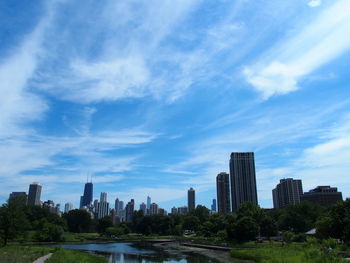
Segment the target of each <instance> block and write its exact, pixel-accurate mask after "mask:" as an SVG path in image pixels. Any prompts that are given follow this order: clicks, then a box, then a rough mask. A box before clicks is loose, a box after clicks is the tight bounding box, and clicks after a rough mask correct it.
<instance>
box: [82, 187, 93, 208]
mask: <svg viewBox="0 0 350 263" xmlns="http://www.w3.org/2000/svg"><path fill="white" fill-rule="evenodd" d="M93 189H94V186H93V184H92V182H88V183H86V184H85V186H84V194H83V195H82V196H81V197H80V208H82V207H84V206H89V205H91V203H92V197H93Z"/></svg>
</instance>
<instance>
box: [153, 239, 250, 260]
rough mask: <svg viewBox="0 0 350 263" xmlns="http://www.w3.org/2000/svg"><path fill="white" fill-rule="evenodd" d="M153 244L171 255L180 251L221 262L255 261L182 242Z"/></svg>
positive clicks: (227, 252)
mask: <svg viewBox="0 0 350 263" xmlns="http://www.w3.org/2000/svg"><path fill="white" fill-rule="evenodd" d="M152 246H153V247H156V248H158V249H161V250H162V251H164V252H165V253H168V254H170V255H177V254H179V253H183V254H198V255H201V256H205V257H208V258H210V259H212V260H215V261H217V262H220V263H254V261H251V260H242V259H236V258H232V257H231V255H230V252H229V251H220V250H213V249H209V248H199V247H189V246H183V245H181V243H180V242H167V243H155V244H152Z"/></svg>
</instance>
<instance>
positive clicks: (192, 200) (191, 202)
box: [187, 187, 196, 212]
mask: <svg viewBox="0 0 350 263" xmlns="http://www.w3.org/2000/svg"><path fill="white" fill-rule="evenodd" d="M187 203H188V211H189V212H191V211H192V210H193V209H195V208H196V193H195V191H194V189H193V188H192V187H191V188H190V189H188V191H187Z"/></svg>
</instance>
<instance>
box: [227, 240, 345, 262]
mask: <svg viewBox="0 0 350 263" xmlns="http://www.w3.org/2000/svg"><path fill="white" fill-rule="evenodd" d="M231 256H232V257H233V258H237V259H248V260H253V261H255V262H257V263H315V262H317V263H338V262H339V263H340V262H344V261H343V260H342V259H341V258H339V257H337V256H336V254H335V253H327V252H325V251H323V250H321V249H320V247H319V246H310V245H306V243H303V244H288V245H286V246H284V247H281V246H280V247H277V246H276V245H271V246H270V247H269V246H268V245H265V246H262V247H257V248H251V249H242V250H232V251H231Z"/></svg>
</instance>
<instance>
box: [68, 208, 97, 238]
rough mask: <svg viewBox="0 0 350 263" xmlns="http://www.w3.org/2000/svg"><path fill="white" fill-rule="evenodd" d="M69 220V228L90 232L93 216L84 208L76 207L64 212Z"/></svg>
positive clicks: (75, 231)
mask: <svg viewBox="0 0 350 263" xmlns="http://www.w3.org/2000/svg"><path fill="white" fill-rule="evenodd" d="M64 218H65V219H66V220H67V226H68V230H69V231H70V232H74V233H85V232H89V230H90V226H91V223H92V222H91V221H92V220H91V216H90V214H89V213H88V212H86V211H84V210H79V209H74V210H71V211H69V212H68V213H67V214H64Z"/></svg>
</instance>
